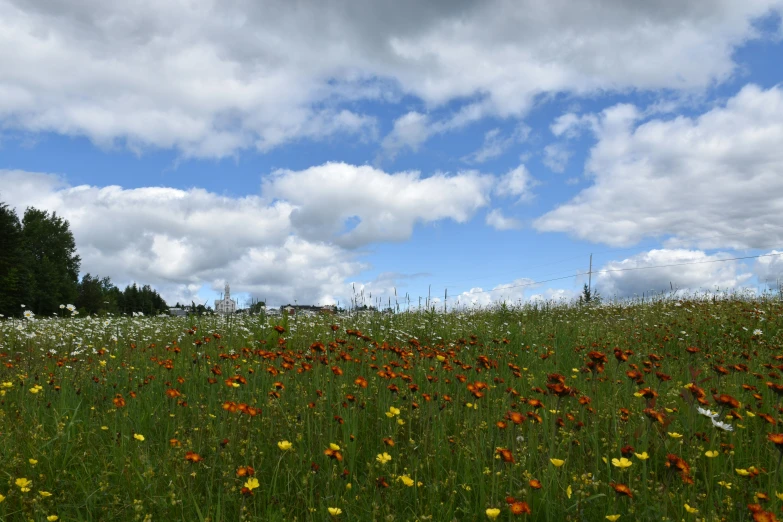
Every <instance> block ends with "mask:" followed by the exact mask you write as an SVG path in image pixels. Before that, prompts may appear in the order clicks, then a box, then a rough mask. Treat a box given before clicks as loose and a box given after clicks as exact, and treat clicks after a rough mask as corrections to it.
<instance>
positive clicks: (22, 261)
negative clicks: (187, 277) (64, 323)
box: [0, 203, 168, 317]
mask: <svg viewBox="0 0 783 522" xmlns="http://www.w3.org/2000/svg"><path fill="white" fill-rule="evenodd" d="M80 264H81V259H80V258H79V255H78V254H77V252H76V242H75V241H74V238H73V234H72V233H71V231H70V228H69V224H68V221H66V220H64V219H63V218H61V217H59V216H58V215H57V214H56V213H54V212H53V213H51V214H49V213H48V212H46V211H43V210H38V209H35V208H28V209H27V210H26V211H25V213H24V217H23V219H22V221H21V222H20V221H19V217H18V216H17V215H16V212H15V211H14V210H13V209H12V208H10V207H9V206H8V205H6V204H4V203H0V314H2V315H3V316H5V317H10V316H17V317H18V316H20V315H21V314H22V313H23V312H24V310H31V311H32V312H34V313H35V314H36V315H53V314H62V313H64V312H63V311H62V309H61V308H60V306H61V305H65V304H73V305H75V306H76V308H77V309H78V310H79V311H80V312H81V313H85V314H101V313H128V314H130V313H133V312H142V313H144V314H156V313H158V312H166V311H168V307H167V305H166V302H165V301H164V300H163V299H162V298H161V297H160V295H159V294H158V292H157V291H155V290H154V289H153V288H152V287H150V286H149V285H144V286H142V287H141V288H139V287H138V286H137V285H136V284H135V283H134V284H132V285H130V286H128V287H126V288H125V290H124V291H121V290H120V289H119V288H117V287H116V286H114V284H112V282H111V279H110V278H108V277H103V278H100V277H99V276H92V275H91V274H85V275H84V276H83V277H82V280H81V281H79V268H80ZM23 304H24V305H25V308H22V305H23Z"/></svg>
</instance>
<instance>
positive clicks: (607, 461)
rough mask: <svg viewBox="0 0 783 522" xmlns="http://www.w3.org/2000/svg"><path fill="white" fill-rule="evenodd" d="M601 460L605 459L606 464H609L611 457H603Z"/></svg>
mask: <svg viewBox="0 0 783 522" xmlns="http://www.w3.org/2000/svg"><path fill="white" fill-rule="evenodd" d="M601 460H603V461H604V464H609V459H607V458H606V457H601Z"/></svg>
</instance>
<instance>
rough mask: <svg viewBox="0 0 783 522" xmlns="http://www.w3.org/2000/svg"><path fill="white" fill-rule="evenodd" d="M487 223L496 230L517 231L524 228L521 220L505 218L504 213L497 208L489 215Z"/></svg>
mask: <svg viewBox="0 0 783 522" xmlns="http://www.w3.org/2000/svg"><path fill="white" fill-rule="evenodd" d="M485 221H486V223H487V225H489V226H491V227H492V228H494V229H495V230H515V229H518V228H521V227H522V223H520V222H519V220H517V219H514V218H509V217H506V216H504V215H503V212H501V211H500V209H497V208H494V209H492V210H490V211H489V212H488V213H487V217H486V220H485Z"/></svg>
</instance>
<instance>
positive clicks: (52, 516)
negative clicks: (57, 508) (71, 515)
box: [46, 515, 60, 522]
mask: <svg viewBox="0 0 783 522" xmlns="http://www.w3.org/2000/svg"><path fill="white" fill-rule="evenodd" d="M59 518H60V517H58V516H57V515H49V516H48V517H46V520H48V521H49V522H55V520H58V519H59Z"/></svg>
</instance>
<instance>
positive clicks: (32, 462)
mask: <svg viewBox="0 0 783 522" xmlns="http://www.w3.org/2000/svg"><path fill="white" fill-rule="evenodd" d="M27 462H29V463H30V465H31V466H35V465H36V464H38V461H37V460H35V459H27Z"/></svg>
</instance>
